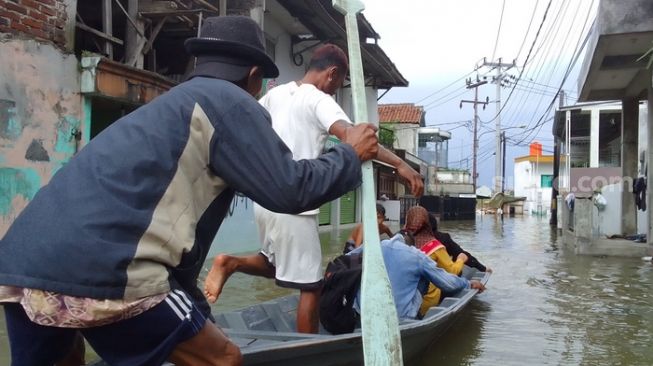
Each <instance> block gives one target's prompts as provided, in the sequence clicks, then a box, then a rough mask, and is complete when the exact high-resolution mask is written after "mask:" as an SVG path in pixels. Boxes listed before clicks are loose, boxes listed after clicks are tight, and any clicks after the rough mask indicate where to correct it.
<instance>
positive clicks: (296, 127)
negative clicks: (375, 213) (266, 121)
mask: <svg viewBox="0 0 653 366" xmlns="http://www.w3.org/2000/svg"><path fill="white" fill-rule="evenodd" d="M259 103H261V105H262V106H263V107H265V109H267V111H268V112H269V113H270V116H271V117H272V128H273V129H274V131H275V132H276V133H277V135H279V137H281V140H283V142H284V143H285V144H286V146H288V148H289V149H290V151H292V154H293V159H295V160H301V159H315V158H317V157H318V156H319V155H320V154H321V153H322V150H323V149H324V144H325V143H326V140H327V138H328V137H329V129H330V128H331V125H332V124H333V123H334V122H336V121H339V120H341V121H345V122H347V123H351V121H350V119H349V117H347V115H346V114H345V112H344V111H343V110H342V108H340V106H339V105H338V103H336V101H335V100H334V99H333V98H332V97H331V96H330V95H328V94H326V93H324V92H322V91H321V90H319V89H317V88H316V87H315V86H314V85H312V84H301V85H297V82H295V81H291V82H289V83H286V84H283V85H279V86H277V87H274V88H272V89H271V90H270V91H268V92H267V94H265V95H264V96H263V98H261V99H260V100H259ZM318 212H319V210H311V211H307V212H304V213H302V214H304V215H308V214H311V215H315V214H317V213H318Z"/></svg>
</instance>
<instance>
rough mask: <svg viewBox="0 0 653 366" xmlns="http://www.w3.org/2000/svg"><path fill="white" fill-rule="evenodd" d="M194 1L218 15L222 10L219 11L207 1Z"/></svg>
mask: <svg viewBox="0 0 653 366" xmlns="http://www.w3.org/2000/svg"><path fill="white" fill-rule="evenodd" d="M193 1H194V2H196V3H198V4H200V5H202V6H203V7H205V8H207V9H209V10H213V11H214V12H216V13H218V14H219V13H220V9H218V8H216V7H215V6H213V5H211V4H210V3H209V2H208V1H205V0H193Z"/></svg>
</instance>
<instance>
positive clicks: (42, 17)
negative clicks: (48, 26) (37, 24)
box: [29, 10, 48, 22]
mask: <svg viewBox="0 0 653 366" xmlns="http://www.w3.org/2000/svg"><path fill="white" fill-rule="evenodd" d="M29 16H30V17H31V18H33V19H36V20H38V21H41V22H47V21H48V17H47V16H45V15H44V14H43V13H41V12H39V11H36V10H30V11H29Z"/></svg>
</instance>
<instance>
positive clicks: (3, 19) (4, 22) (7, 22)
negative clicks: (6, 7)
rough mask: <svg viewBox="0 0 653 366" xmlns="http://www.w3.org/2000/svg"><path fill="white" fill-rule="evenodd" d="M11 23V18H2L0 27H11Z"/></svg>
mask: <svg viewBox="0 0 653 366" xmlns="http://www.w3.org/2000/svg"><path fill="white" fill-rule="evenodd" d="M9 21H10V20H9V18H3V17H0V26H2V25H9Z"/></svg>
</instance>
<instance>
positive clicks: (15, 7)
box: [5, 2, 27, 14]
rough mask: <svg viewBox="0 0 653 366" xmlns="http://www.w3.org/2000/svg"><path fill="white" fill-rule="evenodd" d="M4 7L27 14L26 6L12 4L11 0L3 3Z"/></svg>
mask: <svg viewBox="0 0 653 366" xmlns="http://www.w3.org/2000/svg"><path fill="white" fill-rule="evenodd" d="M5 8H6V9H7V10H11V11H15V12H17V13H21V14H27V8H26V7H24V6H22V5H18V4H14V3H12V2H6V3H5Z"/></svg>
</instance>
